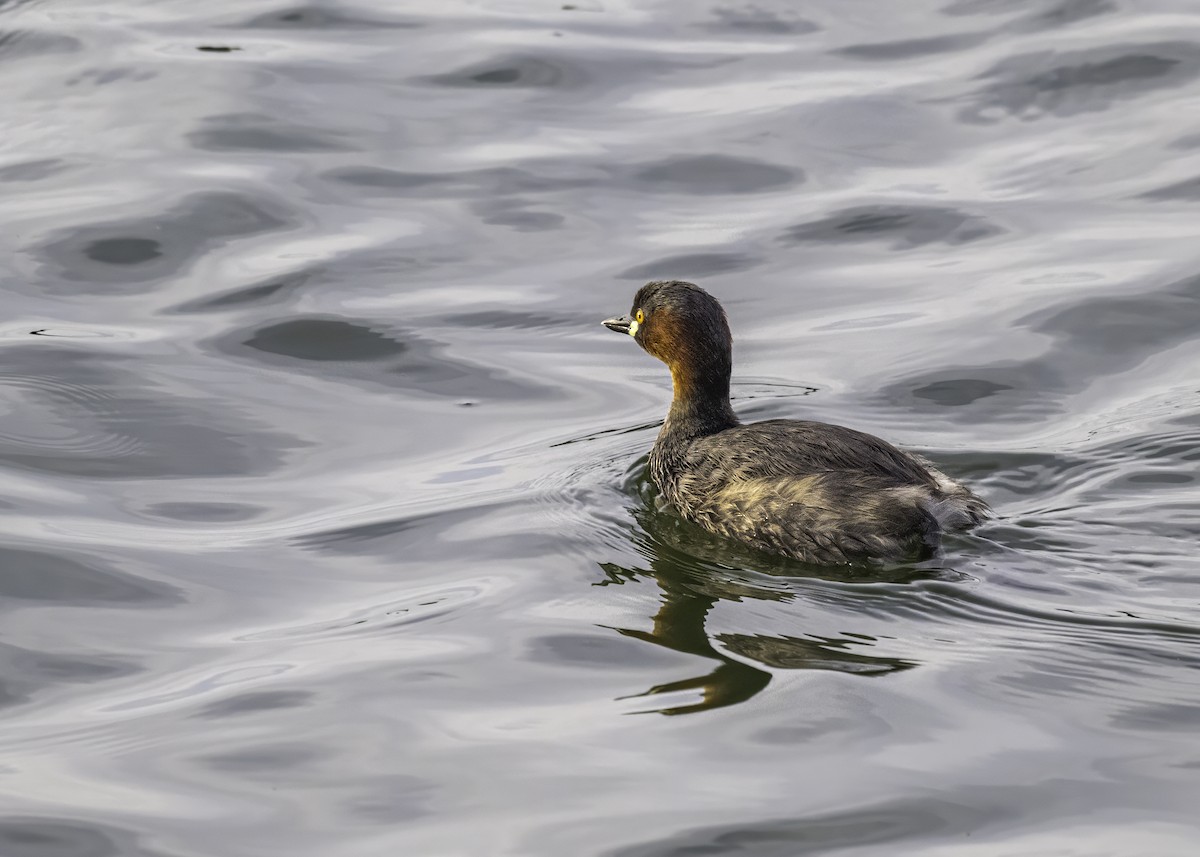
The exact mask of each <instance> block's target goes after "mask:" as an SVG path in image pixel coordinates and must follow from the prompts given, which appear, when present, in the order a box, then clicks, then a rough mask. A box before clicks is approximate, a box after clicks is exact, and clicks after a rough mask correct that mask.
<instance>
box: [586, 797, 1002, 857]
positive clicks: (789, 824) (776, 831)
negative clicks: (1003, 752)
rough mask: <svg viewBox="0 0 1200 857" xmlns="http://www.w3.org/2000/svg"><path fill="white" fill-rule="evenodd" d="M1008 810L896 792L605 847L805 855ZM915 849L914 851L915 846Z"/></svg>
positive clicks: (946, 836)
mask: <svg viewBox="0 0 1200 857" xmlns="http://www.w3.org/2000/svg"><path fill="white" fill-rule="evenodd" d="M1012 815H1013V812H1011V811H1007V810H1002V809H1000V808H999V807H997V806H992V805H988V804H986V803H982V802H979V801H972V800H968V796H967V795H963V796H962V797H961V798H960V799H959V800H954V801H946V800H940V799H938V798H935V797H932V796H926V797H923V798H921V799H915V798H900V799H897V800H893V801H885V802H882V803H879V804H875V805H872V806H864V807H862V808H860V809H854V810H845V811H841V812H832V813H825V814H821V815H814V816H810V817H807V818H798V819H786V820H775V821H763V822H752V823H748V824H736V825H728V826H721V827H703V828H700V829H697V830H693V831H684V832H680V833H676V834H674V835H672V836H671V837H670V838H669V839H664V840H661V841H657V842H647V843H645V844H642V845H635V846H632V847H628V848H620V849H618V850H615V851H609V852H607V853H608V854H609V855H611V857H699V855H705V857H806V855H818V854H821V855H824V854H832V853H835V852H837V851H844V850H850V849H853V850H861V849H863V848H865V847H867V846H883V847H885V848H887V849H889V850H891V849H896V848H899V847H901V846H902V845H903V844H904V843H906V842H907V843H911V844H914V845H917V844H920V845H924V846H925V847H933V846H934V844H935V843H939V842H944V843H959V842H961V841H962V840H963V837H969V836H971V835H978V834H979V833H980V832H981V831H982V830H983V829H984V828H985V827H986V826H988V825H989V824H996V823H999V822H1001V821H1004V820H1008V819H1010V818H1011V817H1012ZM914 853H915V852H914Z"/></svg>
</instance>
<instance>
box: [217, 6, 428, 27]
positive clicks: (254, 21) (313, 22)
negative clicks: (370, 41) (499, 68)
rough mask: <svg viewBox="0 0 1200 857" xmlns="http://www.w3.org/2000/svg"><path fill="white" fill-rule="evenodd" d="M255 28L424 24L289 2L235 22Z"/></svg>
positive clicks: (406, 25) (404, 25)
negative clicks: (287, 4)
mask: <svg viewBox="0 0 1200 857" xmlns="http://www.w3.org/2000/svg"><path fill="white" fill-rule="evenodd" d="M238 26H239V27H241V28H245V29H257V30H378V29H399V30H412V29H417V28H419V27H421V26H423V24H422V23H420V22H418V21H411V20H396V19H384V18H376V17H371V18H368V17H364V16H362V15H360V14H357V13H354V14H351V13H350V12H349V11H346V10H344V9H336V8H330V7H328V6H318V5H310V6H288V7H285V8H282V9H279V10H276V11H272V12H267V13H265V14H262V15H255V16H254V17H253V18H251V19H250V20H248V21H246V22H245V23H243V24H239V25H238Z"/></svg>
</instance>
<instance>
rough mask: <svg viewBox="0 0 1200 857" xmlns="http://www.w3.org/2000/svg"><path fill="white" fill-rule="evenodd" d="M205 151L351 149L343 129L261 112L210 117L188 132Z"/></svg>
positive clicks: (189, 137) (348, 150)
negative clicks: (308, 124)
mask: <svg viewBox="0 0 1200 857" xmlns="http://www.w3.org/2000/svg"><path fill="white" fill-rule="evenodd" d="M187 139H188V141H189V142H190V143H191V144H192V145H193V146H195V147H196V148H197V149H200V150H201V151H205V152H277V153H289V152H294V153H304V152H350V151H353V150H354V149H355V147H354V146H353V145H351V144H350V143H348V142H346V140H345V135H344V133H343V132H341V131H334V130H331V129H326V128H313V127H310V126H307V125H300V124H298V123H295V122H285V121H283V120H281V119H276V118H275V117H272V116H265V115H263V114H260V113H222V114H220V115H217V116H207V117H205V118H204V120H203V124H202V126H201V127H200V128H199V129H197V130H195V131H192V132H190V133H189V134H188V135H187Z"/></svg>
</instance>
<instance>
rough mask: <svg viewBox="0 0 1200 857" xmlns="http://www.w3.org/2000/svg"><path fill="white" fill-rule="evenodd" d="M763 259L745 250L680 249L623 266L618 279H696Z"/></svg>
mask: <svg viewBox="0 0 1200 857" xmlns="http://www.w3.org/2000/svg"><path fill="white" fill-rule="evenodd" d="M762 262H763V260H762V259H759V258H756V257H754V256H750V255H747V254H745V253H681V254H679V255H677V256H667V257H664V258H662V259H657V260H655V261H653V262H647V263H645V264H643V265H634V266H633V267H632V268H626V269H625V270H624V271H622V272H621V273H619V274H617V275H616V277H617V279H619V280H661V279H682V280H689V279H700V278H702V277H710V276H717V275H718V274H729V273H732V272H734V271H748V270H749V269H751V268H753V267H755V266H756V265H760V264H762Z"/></svg>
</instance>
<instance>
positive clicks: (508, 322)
mask: <svg viewBox="0 0 1200 857" xmlns="http://www.w3.org/2000/svg"><path fill="white" fill-rule="evenodd" d="M589 320H590V319H589ZM438 323H439V324H444V325H447V326H450V327H468V328H470V327H482V328H488V329H489V330H551V329H555V328H560V329H577V328H578V327H580V326H581V325H583V324H585V323H586V321H585V320H584V319H581V318H576V317H574V316H564V315H551V314H549V313H545V312H540V311H533V310H531V311H529V312H522V311H520V310H511V309H490V310H479V311H477V312H464V313H454V314H452V315H444V316H442V317H441V318H439V319H438Z"/></svg>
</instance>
